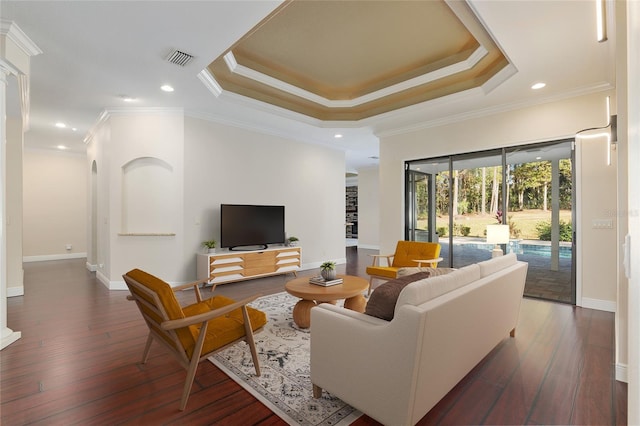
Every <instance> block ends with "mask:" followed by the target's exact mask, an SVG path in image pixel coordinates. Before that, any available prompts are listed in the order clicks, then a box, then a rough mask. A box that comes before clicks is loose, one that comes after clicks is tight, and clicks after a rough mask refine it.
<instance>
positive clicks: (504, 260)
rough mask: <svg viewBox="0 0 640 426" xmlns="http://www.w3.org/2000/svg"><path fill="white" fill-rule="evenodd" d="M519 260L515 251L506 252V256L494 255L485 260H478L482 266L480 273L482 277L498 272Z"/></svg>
mask: <svg viewBox="0 0 640 426" xmlns="http://www.w3.org/2000/svg"><path fill="white" fill-rule="evenodd" d="M517 261H518V258H517V257H516V254H515V253H509V254H505V255H504V256H498V257H494V258H492V259H489V260H485V261H484V262H478V266H480V275H481V276H482V278H484V277H486V276H488V275H491V274H493V273H496V272H498V271H499V270H501V269H504V268H506V267H508V266H511V265H515V264H516V262H517Z"/></svg>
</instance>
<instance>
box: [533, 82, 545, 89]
mask: <svg viewBox="0 0 640 426" xmlns="http://www.w3.org/2000/svg"><path fill="white" fill-rule="evenodd" d="M546 85H547V84H546V83H542V82H540V83H535V84H534V85H533V86H531V88H532V89H533V90H538V89H542V88H543V87H544V86H546Z"/></svg>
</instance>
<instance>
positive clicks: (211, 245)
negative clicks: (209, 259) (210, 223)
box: [202, 240, 216, 253]
mask: <svg viewBox="0 0 640 426" xmlns="http://www.w3.org/2000/svg"><path fill="white" fill-rule="evenodd" d="M202 245H203V246H205V247H206V248H207V249H208V250H207V251H208V252H209V253H215V252H216V240H208V241H203V242H202Z"/></svg>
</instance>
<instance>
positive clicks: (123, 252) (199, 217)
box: [84, 110, 346, 289]
mask: <svg viewBox="0 0 640 426" xmlns="http://www.w3.org/2000/svg"><path fill="white" fill-rule="evenodd" d="M139 158H153V159H154V160H153V161H162V162H163V163H167V164H168V165H169V166H168V167H169V168H170V169H171V171H172V173H173V178H169V179H168V180H165V181H164V184H163V185H162V187H158V186H155V184H156V183H157V182H153V181H150V182H149V185H148V190H149V191H154V192H155V193H156V194H155V195H164V196H166V197H168V199H169V201H170V202H169V203H164V202H162V203H161V204H163V205H164V206H165V207H164V208H163V212H162V213H163V214H165V215H167V217H162V218H161V219H162V220H161V221H160V222H162V223H164V224H166V223H173V224H175V226H174V227H172V228H171V229H166V228H167V227H166V226H162V229H158V230H157V233H158V234H163V235H148V234H153V230H149V229H144V230H143V231H144V232H138V230H136V229H129V228H130V225H129V224H131V223H141V222H140V220H139V219H141V218H144V217H145V215H151V214H154V213H155V212H154V211H153V209H150V210H149V211H146V212H144V211H134V212H132V211H129V210H128V208H127V206H125V204H124V203H123V199H124V200H126V197H123V193H125V192H126V190H123V185H125V186H126V185H127V182H126V170H127V165H130V164H131V161H133V160H135V159H139ZM153 161H151V162H153ZM94 162H95V165H96V168H97V177H96V179H97V184H96V187H97V192H98V194H97V208H96V212H95V213H94V212H93V211H92V210H93V209H92V206H91V202H90V200H91V199H92V196H93V194H92V193H91V192H92V191H93V189H92V188H93V184H91V183H89V185H88V188H89V195H88V198H87V199H86V200H87V201H86V202H87V205H88V210H89V211H90V216H91V215H93V214H95V215H97V220H96V223H97V226H98V229H97V230H96V232H95V233H94V232H93V230H92V229H90V228H89V230H88V231H87V235H88V236H89V238H93V237H92V236H93V235H94V234H95V235H97V239H98V241H97V244H96V246H97V247H96V250H97V254H96V256H95V258H96V259H97V265H95V268H96V270H97V274H98V278H99V279H100V280H101V281H102V282H103V283H104V284H105V285H107V286H108V287H109V288H111V289H119V288H125V287H124V283H123V282H122V278H121V276H122V274H123V273H125V272H127V271H128V270H130V269H132V268H141V269H144V270H147V271H149V272H151V273H153V274H155V275H158V276H160V277H162V278H163V279H165V280H167V281H169V282H172V283H176V282H186V281H191V280H194V279H195V278H196V260H195V259H196V256H195V255H196V253H198V252H201V251H202V247H201V243H202V241H204V240H209V239H212V238H213V239H216V240H218V241H219V240H220V230H219V225H220V211H219V210H220V204H223V203H235V204H273V205H284V206H285V207H286V218H285V226H286V231H287V233H288V234H289V235H295V236H297V237H298V238H300V246H301V247H302V263H303V268H311V267H318V266H319V265H320V263H322V262H323V261H325V260H334V261H337V262H339V263H344V262H345V261H346V259H345V246H344V210H345V189H344V170H345V160H344V153H343V152H341V151H338V150H333V149H328V148H324V147H320V146H317V145H310V144H306V143H301V142H297V141H292V140H287V139H285V138H281V137H276V136H269V135H264V134H260V133H255V132H251V131H247V130H243V129H240V128H236V127H230V126H226V125H221V124H216V123H213V122H210V121H206V120H202V119H197V118H191V117H185V116H184V115H183V113H182V112H181V111H169V110H167V111H164V112H160V111H156V112H148V111H144V110H140V111H139V112H132V111H131V110H129V111H127V112H126V113H125V112H117V111H113V112H110V113H108V114H106V115H105V116H104V117H103V119H102V120H101V122H100V123H99V124H98V125H97V126H96V128H95V129H94V132H93V133H92V137H91V140H90V142H89V144H88V149H87V161H86V163H85V167H84V169H85V174H86V176H87V178H89V176H91V173H92V172H91V169H92V165H93V164H94ZM123 167H124V168H123ZM141 167H144V162H142V163H141ZM123 176H125V177H123ZM147 195H148V194H144V196H145V197H146V196H147ZM152 198H153V197H152ZM156 201H157V198H156ZM132 214H133V215H137V216H136V217H134V218H133V219H134V220H128V221H127V220H126V218H127V215H132ZM130 219H131V217H130ZM89 222H92V220H91V219H90V220H89ZM151 222H152V223H159V222H158V221H155V220H154V221H151ZM140 234H145V235H140ZM166 234H169V235H166ZM89 246H90V247H92V246H93V244H89ZM91 250H93V248H91ZM90 257H93V256H90Z"/></svg>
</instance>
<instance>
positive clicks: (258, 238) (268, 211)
mask: <svg viewBox="0 0 640 426" xmlns="http://www.w3.org/2000/svg"><path fill="white" fill-rule="evenodd" d="M284 240H285V231H284V206H260V205H245V204H221V205H220V246H221V247H228V248H229V250H233V249H236V248H238V249H240V248H241V247H244V248H248V247H251V246H258V248H257V249H260V248H267V244H282V243H284ZM254 248H255V247H254Z"/></svg>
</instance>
